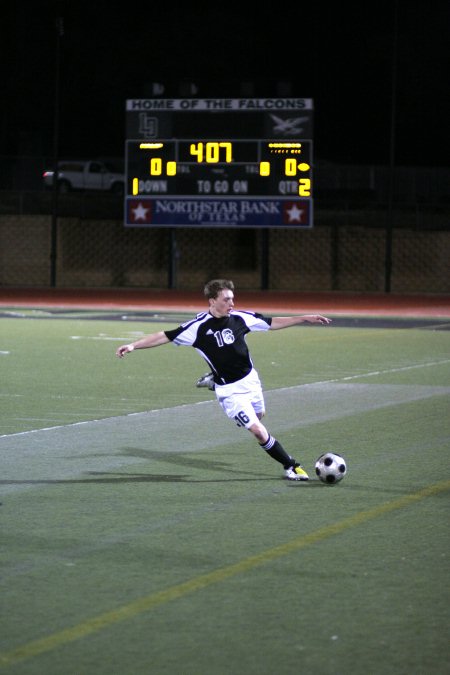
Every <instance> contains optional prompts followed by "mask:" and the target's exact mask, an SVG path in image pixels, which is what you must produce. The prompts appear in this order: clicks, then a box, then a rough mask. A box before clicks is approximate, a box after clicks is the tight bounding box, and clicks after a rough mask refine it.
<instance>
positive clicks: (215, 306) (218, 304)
mask: <svg viewBox="0 0 450 675" xmlns="http://www.w3.org/2000/svg"><path fill="white" fill-rule="evenodd" d="M233 307H234V293H233V291H230V290H228V289H227V288H226V289H224V290H223V291H220V293H219V295H218V296H217V298H211V299H210V301H209V311H210V312H211V314H212V315H213V316H215V317H216V319H220V318H221V317H223V316H228V315H229V314H230V312H231V310H232V309H233Z"/></svg>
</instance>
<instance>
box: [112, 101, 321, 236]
mask: <svg viewBox="0 0 450 675" xmlns="http://www.w3.org/2000/svg"><path fill="white" fill-rule="evenodd" d="M312 113H313V105H312V101H311V100H310V99H164V100H158V99H149V100H146V99H144V100H130V101H127V141H126V148H125V156H126V197H125V224H126V225H127V226H134V227H139V226H141V227H146V226H153V227H165V226H168V227H211V226H218V227H301V228H309V227H312V224H313V181H312V163H313V148H312V122H313V120H312Z"/></svg>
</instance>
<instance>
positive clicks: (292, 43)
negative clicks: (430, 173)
mask: <svg viewBox="0 0 450 675" xmlns="http://www.w3.org/2000/svg"><path fill="white" fill-rule="evenodd" d="M396 4H397V6H398V23H397V25H398V30H397V43H396V44H397V49H396V52H395V53H396V59H394V43H395V41H394V34H395V30H394V26H395V19H394V16H395V6H396ZM1 13H2V15H3V20H2V22H1V23H2V43H3V47H2V49H3V52H4V54H3V56H2V61H3V64H4V66H6V68H5V73H4V78H3V81H4V88H3V94H4V95H3V96H2V98H3V102H2V105H1V107H0V110H1V117H0V154H3V155H5V154H11V155H15V154H19V153H20V154H46V155H48V156H52V154H53V129H54V112H55V61H56V58H55V55H56V30H55V17H56V16H62V17H63V19H64V35H63V37H62V38H61V41H60V55H61V58H60V66H61V87H60V92H61V107H60V135H59V149H60V155H61V156H74V157H79V156H85V157H88V156H89V157H101V156H103V157H105V156H115V157H120V156H122V155H123V152H124V140H125V138H124V129H125V113H124V107H125V100H126V99H127V98H145V97H147V96H148V95H149V92H150V89H149V87H150V85H151V83H152V82H160V83H163V84H164V85H165V86H166V91H165V94H164V95H163V97H169V98H171V97H174V98H178V97H180V93H179V85H180V83H181V82H194V83H195V84H196V85H197V86H198V93H197V94H196V96H197V97H198V98H206V97H218V98H222V97H230V98H239V97H241V96H242V91H241V83H242V82H253V83H254V87H255V88H254V95H255V96H256V97H260V98H264V97H272V96H275V95H276V94H277V89H276V85H277V82H280V81H283V82H290V83H291V86H292V89H291V94H292V95H293V96H296V97H305V98H313V99H314V103H315V135H314V147H315V155H316V158H318V159H321V160H329V161H335V162H338V163H369V164H370V163H372V164H388V163H389V156H390V155H389V150H390V129H391V111H392V82H393V74H394V72H395V74H396V80H395V81H396V87H395V101H396V107H395V113H396V114H395V135H394V137H395V161H396V163H397V164H399V165H417V166H447V165H448V158H447V156H448V152H447V148H446V143H447V145H448V142H447V141H446V139H447V138H448V132H447V120H448V118H449V112H450V110H449V105H448V89H449V87H448V79H449V72H450V71H449V65H450V63H449V48H448V30H449V25H450V23H449V19H450V11H449V3H448V2H447V1H443V0H436V1H434V0H430V2H428V3H425V2H412V1H411V0H391V1H387V0H380V1H379V2H377V3H371V2H361V3H359V6H355V3H354V2H344V1H343V2H340V3H332V7H331V9H330V8H328V2H322V1H321V0H310V2H309V3H306V2H303V0H297V2H296V1H295V0H293V1H291V2H284V0H279V1H277V2H271V3H270V4H267V3H262V2H245V1H241V2H234V1H231V0H230V1H228V2H226V1H222V2H215V1H213V0H210V1H209V2H202V1H199V2H197V3H196V4H194V3H189V2H187V1H185V2H168V1H167V0H164V1H160V2H159V3H157V2H154V1H153V2H150V1H147V2H141V1H136V2H121V3H120V4H119V8H115V9H111V3H110V2H105V1H103V0H91V1H90V2H84V1H83V0H80V1H78V2H77V1H75V0H71V1H70V2H57V1H55V2H44V1H43V2H38V1H36V2H28V3H22V2H20V1H18V2H15V3H9V9H7V8H5V9H2V10H1ZM394 64H396V67H394Z"/></svg>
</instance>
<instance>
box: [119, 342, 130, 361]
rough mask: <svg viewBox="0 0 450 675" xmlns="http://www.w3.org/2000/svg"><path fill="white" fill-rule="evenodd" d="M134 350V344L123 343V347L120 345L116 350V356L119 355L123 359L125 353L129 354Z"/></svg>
mask: <svg viewBox="0 0 450 675" xmlns="http://www.w3.org/2000/svg"><path fill="white" fill-rule="evenodd" d="M133 350H134V346H133V345H122V346H121V347H119V348H118V349H117V350H116V356H118V357H119V359H123V357H124V356H125V354H129V353H130V352H132V351H133Z"/></svg>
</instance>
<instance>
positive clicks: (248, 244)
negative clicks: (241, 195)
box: [0, 203, 450, 293]
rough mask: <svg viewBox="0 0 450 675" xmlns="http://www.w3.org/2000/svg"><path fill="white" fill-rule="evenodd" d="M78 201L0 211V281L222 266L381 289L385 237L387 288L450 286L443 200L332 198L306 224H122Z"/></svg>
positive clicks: (163, 284)
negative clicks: (43, 210) (45, 210)
mask: <svg viewBox="0 0 450 675" xmlns="http://www.w3.org/2000/svg"><path fill="white" fill-rule="evenodd" d="M96 208H100V207H98V203H97V207H96ZM83 209H84V211H83V213H81V214H80V215H78V216H73V215H72V216H68V215H64V212H65V210H66V211H67V210H68V209H67V208H66V206H65V205H64V204H62V205H61V210H60V213H61V214H62V215H59V217H58V219H57V220H56V221H55V220H52V217H51V216H49V215H38V214H36V215H32V214H27V215H17V214H13V213H3V215H1V214H0V285H3V286H42V287H46V286H49V285H51V284H52V282H53V283H54V284H55V285H56V286H57V287H109V288H120V287H124V288H125V287H127V288H154V289H158V288H179V289H183V290H190V289H192V290H197V289H198V288H201V287H202V285H203V283H204V282H205V281H206V280H207V279H209V278H212V277H219V276H220V277H222V276H223V277H229V278H232V279H234V280H235V282H236V283H237V284H238V286H239V288H241V289H246V290H261V289H268V290H290V291H330V290H331V291H333V290H335V291H351V292H383V291H385V290H386V274H387V269H388V268H387V250H388V248H387V244H388V243H389V241H390V250H391V265H390V290H391V291H392V292H395V293H414V292H420V293H448V292H450V275H449V263H448V261H449V260H450V228H449V223H448V209H447V208H440V209H430V208H428V207H427V208H426V209H422V210H421V209H418V208H417V207H416V208H415V209H412V210H411V209H407V208H403V209H402V208H400V207H396V210H395V213H394V214H393V217H392V221H391V222H388V219H387V216H386V213H387V212H386V208H382V207H380V206H377V207H376V208H369V207H365V208H362V207H358V208H357V209H355V208H350V207H349V205H345V204H344V205H341V206H340V208H336V205H331V206H330V208H328V209H322V210H320V211H318V212H316V216H315V227H314V228H312V229H311V230H297V229H286V228H280V229H270V230H252V229H238V228H229V229H228V228H204V229H187V228H180V229H157V228H125V227H124V225H123V221H122V220H121V219H118V218H111V219H108V218H106V219H105V217H103V219H100V218H98V217H92V214H89V213H88V212H87V210H86V207H85V206H84V207H83ZM103 214H104V210H103ZM55 244H56V245H55ZM52 270H53V271H54V277H53V276H52Z"/></svg>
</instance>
